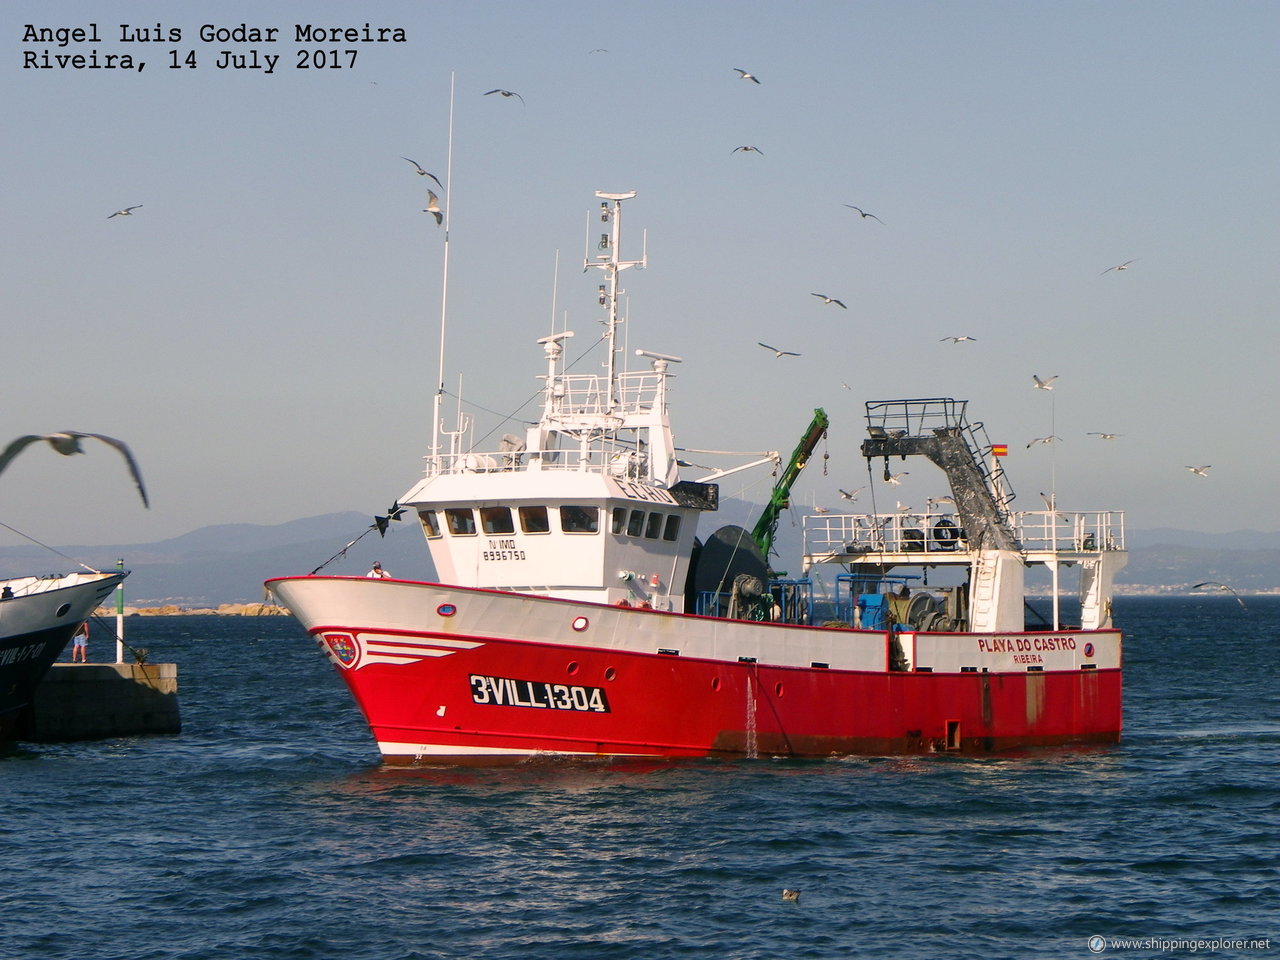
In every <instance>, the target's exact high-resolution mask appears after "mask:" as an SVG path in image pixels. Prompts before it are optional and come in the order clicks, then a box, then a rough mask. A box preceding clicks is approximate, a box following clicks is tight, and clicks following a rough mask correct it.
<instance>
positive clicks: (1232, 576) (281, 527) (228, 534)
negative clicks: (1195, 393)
mask: <svg viewBox="0 0 1280 960" xmlns="http://www.w3.org/2000/svg"><path fill="white" fill-rule="evenodd" d="M726 506H729V505H728V504H726ZM744 515H746V511H745V509H742V505H740V504H732V509H726V510H724V511H723V512H722V513H721V515H720V516H719V517H716V516H715V515H712V516H709V517H706V518H704V520H703V523H702V524H701V525H700V532H701V534H702V535H703V536H704V537H706V536H707V535H708V534H710V533H711V532H712V531H714V530H715V529H716V528H717V527H719V526H721V525H722V524H723V523H727V522H729V520H728V518H729V517H731V516H732V517H740V516H744ZM717 520H720V521H721V522H716V521H717ZM371 521H372V517H369V516H366V515H364V514H361V513H355V512H349V513H331V514H325V515H323V516H318V517H306V518H303V519H300V520H291V521H289V522H287V523H281V524H276V525H259V524H251V523H234V524H222V525H218V526H211V527H202V528H201V529H199V530H193V531H191V532H190V533H185V534H183V535H182V536H180V537H174V538H173V539H170V540H162V541H160V542H158V543H142V544H127V545H106V546H82V545H81V546H66V547H58V548H57V549H58V551H59V553H62V554H65V555H66V556H68V557H72V558H74V560H76V561H80V562H82V563H85V564H88V565H90V566H93V567H97V568H99V569H110V568H114V567H115V565H116V560H117V559H118V558H124V561H125V566H126V568H128V569H129V570H130V571H132V574H131V576H130V577H129V579H128V580H127V581H126V583H125V592H126V599H127V602H128V603H129V604H131V605H154V604H162V603H163V604H168V603H172V604H177V605H180V606H188V607H196V606H217V605H219V604H223V603H252V602H254V601H257V600H261V599H262V595H263V588H262V584H263V581H264V580H267V579H269V578H271V577H279V576H289V575H296V574H306V573H310V572H311V571H312V570H314V569H315V568H316V567H318V566H320V565H321V564H323V563H324V562H325V561H326V560H329V559H330V558H331V557H333V556H334V555H335V554H337V553H339V551H341V550H342V548H343V546H344V545H346V544H347V543H348V542H350V541H351V540H354V539H356V538H357V537H360V535H361V534H362V533H364V532H365V531H366V530H368V528H369V524H370V523H371ZM1128 537H1129V546H1130V551H1129V564H1128V566H1126V567H1125V568H1124V569H1123V570H1122V571H1120V574H1119V576H1118V578H1117V580H1118V582H1117V587H1118V589H1119V590H1120V591H1121V592H1123V591H1124V590H1125V588H1126V587H1129V588H1136V589H1149V588H1159V587H1166V588H1178V587H1184V588H1185V587H1188V586H1190V585H1191V584H1193V583H1198V582H1199V581H1202V580H1217V581H1220V582H1222V583H1229V584H1231V585H1232V586H1233V587H1234V588H1235V589H1237V590H1240V591H1257V590H1274V589H1277V588H1280V534H1276V533H1261V532H1257V531H1239V532H1235V533H1226V534H1207V533H1195V532H1192V531H1187V530H1131V531H1129V533H1128ZM777 547H778V557H777V558H776V561H775V562H776V564H777V565H778V566H779V567H780V568H786V569H788V570H789V571H790V572H791V573H792V574H793V575H798V574H799V572H800V563H799V557H800V555H801V529H800V526H799V524H798V523H793V522H789V521H788V519H787V518H786V517H784V518H783V520H782V522H781V523H779V526H778V538H777ZM374 560H380V561H381V562H382V564H383V566H384V567H386V569H387V570H389V571H391V573H392V574H393V575H395V576H398V577H406V578H410V579H424V580H430V579H433V578H434V576H435V572H434V570H433V569H432V566H431V561H430V558H429V557H428V554H427V549H426V544H425V542H424V540H423V537H422V532H421V530H420V528H419V527H418V524H417V522H416V521H410V520H409V519H408V518H406V519H405V520H404V521H402V522H401V523H398V524H392V525H391V526H390V527H389V528H388V531H387V535H386V537H385V538H380V537H379V536H378V534H377V533H376V532H369V533H368V534H367V535H365V536H364V537H363V539H361V540H360V542H359V543H358V544H356V545H355V546H353V547H351V548H350V549H349V550H347V552H346V555H345V556H340V557H338V558H337V559H334V560H333V561H332V562H331V563H329V564H328V566H326V567H325V572H326V573H337V574H347V575H351V574H357V575H358V574H363V573H364V572H365V571H367V570H368V569H369V566H370V564H371V563H372V562H373V561H374ZM75 568H76V563H75V562H73V561H68V560H66V559H64V558H63V557H59V556H56V555H54V554H52V553H50V552H49V551H48V550H46V549H44V548H42V547H35V546H21V547H0V576H7V577H12V576H25V575H30V574H41V573H62V572H66V571H69V570H72V569H75ZM1039 572H1042V571H1037V575H1038V573H1039ZM1033 582H1037V581H1034V580H1033Z"/></svg>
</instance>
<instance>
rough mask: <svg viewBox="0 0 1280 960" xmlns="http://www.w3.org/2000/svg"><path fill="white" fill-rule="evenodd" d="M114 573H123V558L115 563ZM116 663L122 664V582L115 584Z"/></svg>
mask: <svg viewBox="0 0 1280 960" xmlns="http://www.w3.org/2000/svg"><path fill="white" fill-rule="evenodd" d="M116 571H117V572H119V573H124V557H121V558H120V559H119V560H117V561H116ZM116 663H124V580H123V579H122V580H121V581H120V582H119V583H117V584H116Z"/></svg>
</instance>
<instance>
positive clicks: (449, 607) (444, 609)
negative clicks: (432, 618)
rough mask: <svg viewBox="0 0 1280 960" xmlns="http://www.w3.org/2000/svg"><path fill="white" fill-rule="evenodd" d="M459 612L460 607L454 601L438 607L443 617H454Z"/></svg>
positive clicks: (437, 610)
mask: <svg viewBox="0 0 1280 960" xmlns="http://www.w3.org/2000/svg"><path fill="white" fill-rule="evenodd" d="M457 612H458V608H457V607H455V606H454V605H453V604H452V603H442V604H440V606H438V607H436V613H438V614H440V616H442V617H452V616H453V615H454V614H455V613H457Z"/></svg>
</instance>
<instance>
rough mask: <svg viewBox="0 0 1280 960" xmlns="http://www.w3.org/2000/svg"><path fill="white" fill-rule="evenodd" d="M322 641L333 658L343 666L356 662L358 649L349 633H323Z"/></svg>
mask: <svg viewBox="0 0 1280 960" xmlns="http://www.w3.org/2000/svg"><path fill="white" fill-rule="evenodd" d="M324 643H325V646H326V647H328V649H329V652H330V653H331V654H333V657H334V659H336V660H337V661H338V662H339V663H340V664H342V665H343V666H344V667H349V666H351V665H352V664H353V663H355V662H356V657H358V656H359V655H360V649H359V648H358V647H357V646H356V642H355V640H353V639H352V638H351V636H350V635H349V634H345V633H326V634H325V635H324Z"/></svg>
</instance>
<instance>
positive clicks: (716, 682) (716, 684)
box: [711, 677, 720, 693]
mask: <svg viewBox="0 0 1280 960" xmlns="http://www.w3.org/2000/svg"><path fill="white" fill-rule="evenodd" d="M711 689H712V690H715V691H716V692H717V693H719V691H720V678H719V677H713V678H712V680H711Z"/></svg>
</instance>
